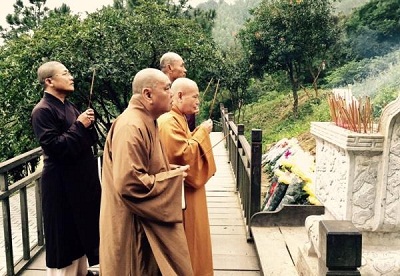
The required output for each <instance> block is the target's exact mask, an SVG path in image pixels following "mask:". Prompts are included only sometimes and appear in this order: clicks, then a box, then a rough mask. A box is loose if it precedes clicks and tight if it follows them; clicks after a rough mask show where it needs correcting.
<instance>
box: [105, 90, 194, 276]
mask: <svg viewBox="0 0 400 276" xmlns="http://www.w3.org/2000/svg"><path fill="white" fill-rule="evenodd" d="M103 158H104V159H103V172H102V174H103V175H102V202H101V210H100V273H101V275H102V276H115V275H118V276H125V275H131V276H136V275H159V274H160V272H161V274H162V275H168V276H169V275H193V271H192V268H191V265H190V258H189V251H188V247H187V243H186V239H185V233H184V229H183V224H182V208H181V204H182V203H181V199H182V198H181V197H182V193H181V191H182V173H181V172H179V171H176V170H170V168H169V164H168V162H167V159H166V156H165V154H164V153H163V148H162V146H161V143H160V140H159V132H158V127H157V122H156V121H154V120H153V119H151V117H150V115H149V113H148V111H147V110H146V108H145V107H144V106H143V104H142V103H141V102H140V100H139V99H138V98H137V97H135V95H134V96H133V97H132V99H131V100H130V103H129V106H128V108H127V109H126V110H125V111H124V112H123V113H122V114H121V115H120V116H119V117H118V118H117V119H116V120H115V122H114V123H113V125H112V127H111V129H110V131H109V133H108V137H107V141H106V145H105V148H104V157H103Z"/></svg>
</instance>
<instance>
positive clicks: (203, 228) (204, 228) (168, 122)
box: [158, 106, 216, 276]
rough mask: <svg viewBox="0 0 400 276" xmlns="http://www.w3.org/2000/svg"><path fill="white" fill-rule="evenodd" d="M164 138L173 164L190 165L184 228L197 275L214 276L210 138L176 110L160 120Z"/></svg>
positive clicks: (212, 161)
mask: <svg viewBox="0 0 400 276" xmlns="http://www.w3.org/2000/svg"><path fill="white" fill-rule="evenodd" d="M158 123H159V129H160V138H161V141H162V143H163V145H164V146H165V150H166V154H167V156H168V161H169V162H170V163H171V164H177V165H186V164H189V165H190V169H189V171H188V175H187V177H186V178H185V198H186V206H187V208H186V210H184V222H183V223H184V227H185V233H186V239H187V241H188V246H189V252H190V259H191V261H192V267H193V272H194V275H196V276H200V275H201V276H203V275H213V262H212V250H211V249H212V248H211V235H210V225H209V221H208V211H207V200H206V191H205V184H206V183H207V181H208V179H210V177H211V176H212V175H213V174H214V173H215V171H216V168H215V161H214V155H213V152H212V150H211V148H212V145H211V141H210V135H209V133H208V132H207V130H206V129H204V128H203V127H201V126H199V127H197V128H196V129H195V130H194V131H193V132H190V130H189V128H188V124H187V121H186V118H185V116H184V114H182V113H181V112H180V111H179V109H178V108H177V107H176V106H173V107H172V110H171V111H170V112H169V113H165V114H163V115H161V116H160V118H159V119H158Z"/></svg>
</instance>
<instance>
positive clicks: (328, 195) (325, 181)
mask: <svg viewBox="0 0 400 276" xmlns="http://www.w3.org/2000/svg"><path fill="white" fill-rule="evenodd" d="M320 142H321V143H322V146H321V148H320V152H318V154H319V155H318V156H323V158H321V159H320V160H319V159H318V158H317V166H316V182H315V183H316V196H317V197H318V199H319V200H320V201H321V203H322V204H323V205H324V206H325V208H327V209H328V210H329V212H331V213H332V214H333V215H334V216H335V218H336V219H343V217H344V216H345V204H346V202H345V200H344V199H345V198H347V196H346V190H347V189H346V187H347V168H348V159H347V157H346V155H345V152H344V151H343V150H341V149H340V148H339V147H337V146H334V145H332V144H331V143H329V142H326V141H320ZM338 199H339V200H338ZM340 199H341V200H340Z"/></svg>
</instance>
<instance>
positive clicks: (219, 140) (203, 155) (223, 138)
mask: <svg viewBox="0 0 400 276" xmlns="http://www.w3.org/2000/svg"><path fill="white" fill-rule="evenodd" d="M228 135H229V133H228V134H226V135H225V136H224V138H222V139H221V140H219V141H218V142H217V143H216V144H215V145H214V146H212V147H211V148H210V149H209V150H207V151H206V152H204V153H203V154H202V155H200V158H202V157H203V156H204V155H206V154H207V153H209V152H210V151H211V150H212V149H213V148H214V147H215V146H216V145H218V144H219V143H221V142H222V141H224V140H225V138H226V137H228Z"/></svg>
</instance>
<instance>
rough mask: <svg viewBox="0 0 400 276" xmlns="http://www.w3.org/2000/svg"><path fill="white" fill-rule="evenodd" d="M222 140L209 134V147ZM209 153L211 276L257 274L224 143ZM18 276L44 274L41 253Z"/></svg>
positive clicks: (254, 257) (246, 275)
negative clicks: (213, 168)
mask: <svg viewBox="0 0 400 276" xmlns="http://www.w3.org/2000/svg"><path fill="white" fill-rule="evenodd" d="M222 138H223V135H222V133H220V132H213V133H212V134H211V139H212V144H213V145H215V144H217V143H218V142H219V141H220V140H221V139H222ZM213 152H214V156H215V161H216V164H217V173H216V174H215V175H214V176H213V177H212V178H211V179H210V181H209V182H208V183H207V185H206V188H207V202H208V212H209V217H210V227H211V239H212V247H213V260H214V272H215V276H225V275H226V276H228V275H232V276H255V275H261V273H260V267H259V264H258V260H257V253H256V251H255V248H254V245H253V244H252V243H248V242H247V239H246V231H245V225H244V220H243V216H242V211H241V208H240V204H239V199H238V195H237V193H236V188H235V181H234V176H233V172H232V170H231V167H230V164H229V162H228V153H227V151H226V149H225V146H224V143H223V142H221V143H219V144H218V145H216V146H215V147H214V149H213ZM95 269H96V268H95ZM22 275H26V276H44V275H46V273H45V264H44V253H43V254H41V255H40V256H39V257H38V258H37V259H36V260H35V261H34V262H33V263H32V264H31V265H30V266H29V268H28V269H27V270H26V271H25V272H24V273H22Z"/></svg>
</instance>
